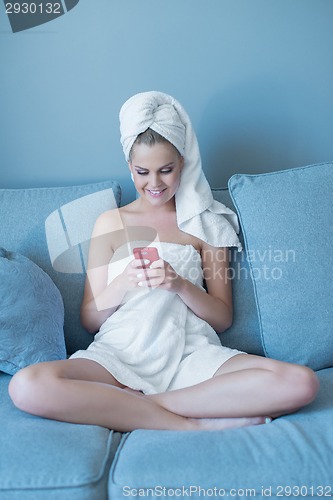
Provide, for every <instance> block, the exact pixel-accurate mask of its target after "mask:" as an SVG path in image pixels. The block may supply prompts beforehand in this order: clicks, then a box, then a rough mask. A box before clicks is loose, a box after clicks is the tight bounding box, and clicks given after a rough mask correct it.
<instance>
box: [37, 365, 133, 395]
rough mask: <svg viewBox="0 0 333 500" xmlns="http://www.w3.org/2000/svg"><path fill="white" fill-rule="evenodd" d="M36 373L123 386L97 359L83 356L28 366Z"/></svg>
mask: <svg viewBox="0 0 333 500" xmlns="http://www.w3.org/2000/svg"><path fill="white" fill-rule="evenodd" d="M28 369H31V370H32V371H33V372H35V374H36V375H43V376H47V377H52V376H53V377H56V378H67V379H73V380H85V381H88V382H101V383H104V384H110V385H115V386H116V387H120V388H123V387H125V386H124V385H123V384H121V383H120V382H118V380H117V379H115V378H114V377H113V375H111V373H110V372H109V371H108V370H106V368H104V367H103V366H102V365H100V364H99V363H97V362H96V361H92V360H90V359H83V358H75V359H65V360H60V361H47V362H45V363H39V364H36V365H31V366H30V367H28Z"/></svg>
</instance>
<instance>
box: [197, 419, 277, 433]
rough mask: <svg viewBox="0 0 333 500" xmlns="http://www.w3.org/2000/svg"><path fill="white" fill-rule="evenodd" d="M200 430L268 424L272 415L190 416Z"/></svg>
mask: <svg viewBox="0 0 333 500" xmlns="http://www.w3.org/2000/svg"><path fill="white" fill-rule="evenodd" d="M189 420H191V422H193V423H195V424H196V428H197V430H199V431H218V430H223V429H231V428H236V427H248V426H250V425H261V424H268V423H269V422H271V421H272V419H271V418H270V417H239V418H190V419H189Z"/></svg>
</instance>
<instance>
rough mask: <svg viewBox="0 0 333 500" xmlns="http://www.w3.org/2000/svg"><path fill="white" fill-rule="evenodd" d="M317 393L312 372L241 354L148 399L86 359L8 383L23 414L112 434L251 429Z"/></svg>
mask: <svg viewBox="0 0 333 500" xmlns="http://www.w3.org/2000/svg"><path fill="white" fill-rule="evenodd" d="M317 390H318V381H317V378H316V376H315V374H314V373H313V372H312V370H310V369H308V368H306V367H302V366H299V365H292V364H288V363H282V362H279V361H274V360H269V359H266V358H261V357H259V356H252V355H245V354H244V355H242V354H240V355H237V356H235V357H234V358H231V359H230V360H229V361H227V362H226V363H224V364H223V365H222V366H221V367H220V369H219V370H218V371H217V372H216V373H215V376H214V377H213V378H212V379H209V380H206V381H204V382H201V383H200V384H196V385H194V386H191V387H187V388H183V389H177V390H175V391H169V392H165V393H160V394H154V395H141V394H138V393H135V391H130V390H128V388H127V387H126V386H124V385H122V384H120V383H119V382H118V381H117V380H116V379H115V378H114V377H113V376H112V375H111V374H110V373H109V372H108V371H107V370H106V369H105V368H103V367H102V366H101V365H99V364H98V363H96V362H95V361H91V360H86V359H69V360H63V361H51V362H45V363H39V364H36V365H31V366H29V367H27V368H24V369H23V370H20V371H19V372H18V373H17V374H16V375H14V377H13V378H12V380H11V382H10V385H9V394H10V396H11V398H12V400H13V402H14V404H15V405H16V406H17V407H18V408H19V409H21V410H23V411H26V412H28V413H32V414H34V415H39V416H41V417H44V418H50V419H54V420H61V421H65V422H72V423H79V424H92V425H101V426H103V427H107V428H109V429H114V430H117V431H120V432H127V431H131V430H134V429H138V428H141V429H169V430H201V429H207V430H208V429H223V428H226V427H239V426H244V425H251V424H259V423H263V422H264V421H265V417H266V416H272V417H274V416H278V415H281V414H283V413H289V412H291V411H295V410H297V409H298V408H300V407H302V406H304V405H306V404H308V403H310V402H311V401H312V400H313V399H314V397H315V395H316V393H317ZM258 415H259V417H258Z"/></svg>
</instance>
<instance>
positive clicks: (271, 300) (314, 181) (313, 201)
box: [229, 163, 333, 370]
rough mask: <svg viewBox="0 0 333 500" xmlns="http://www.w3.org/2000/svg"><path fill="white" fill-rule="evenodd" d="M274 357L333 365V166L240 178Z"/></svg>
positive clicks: (236, 193) (263, 324)
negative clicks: (332, 224) (332, 232)
mask: <svg viewBox="0 0 333 500" xmlns="http://www.w3.org/2000/svg"><path fill="white" fill-rule="evenodd" d="M229 191H230V194H231V197H232V199H233V202H234V205H235V207H236V210H237V213H238V216H239V221H240V225H241V228H242V232H243V235H244V242H245V249H246V252H247V255H248V256H249V262H250V268H251V272H252V278H253V283H254V290H255V300H256V305H257V310H258V319H259V326H260V332H261V336H262V342H263V346H264V352H265V354H266V356H268V357H271V358H275V359H280V360H284V361H289V362H294V363H300V364H304V365H308V366H310V367H311V368H313V369H315V370H318V369H322V368H326V367H330V366H333V335H332V324H333V307H332V297H333V254H332V235H331V230H330V229H331V228H330V223H331V221H332V220H333V203H332V192H333V164H332V163H323V164H317V165H310V166H307V167H302V168H294V169H289V170H282V171H278V172H272V173H268V174H258V175H234V176H232V177H231V179H230V180H229Z"/></svg>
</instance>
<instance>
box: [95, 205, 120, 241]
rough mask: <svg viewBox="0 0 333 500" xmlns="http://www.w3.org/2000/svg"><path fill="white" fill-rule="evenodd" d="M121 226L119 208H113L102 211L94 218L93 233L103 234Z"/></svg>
mask: <svg viewBox="0 0 333 500" xmlns="http://www.w3.org/2000/svg"><path fill="white" fill-rule="evenodd" d="M122 228H123V222H122V218H121V211H120V209H119V208H113V209H111V210H106V211H105V212H102V213H101V214H100V215H99V216H98V217H97V219H96V222H95V227H94V234H95V235H98V234H105V233H109V232H110V231H117V230H119V229H122Z"/></svg>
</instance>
